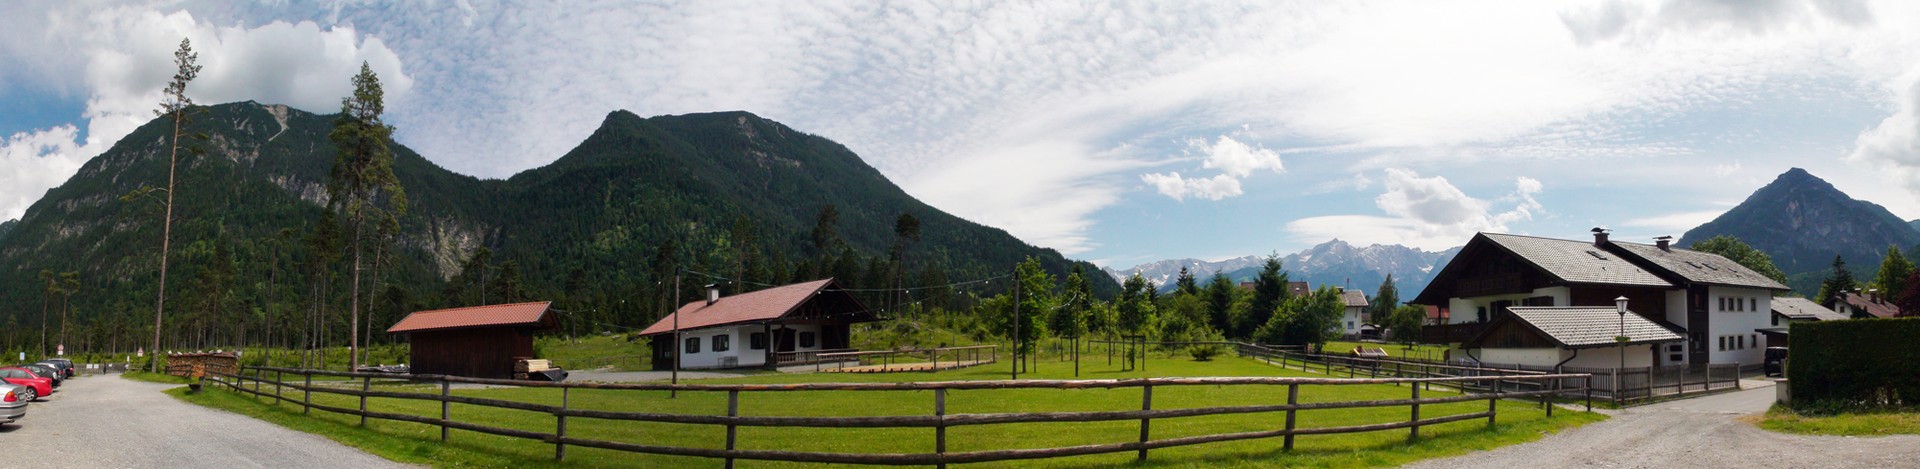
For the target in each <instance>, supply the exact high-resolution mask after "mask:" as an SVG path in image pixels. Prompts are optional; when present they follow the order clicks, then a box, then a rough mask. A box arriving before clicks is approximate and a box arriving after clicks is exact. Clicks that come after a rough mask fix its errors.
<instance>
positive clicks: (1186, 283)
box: [1173, 266, 1200, 296]
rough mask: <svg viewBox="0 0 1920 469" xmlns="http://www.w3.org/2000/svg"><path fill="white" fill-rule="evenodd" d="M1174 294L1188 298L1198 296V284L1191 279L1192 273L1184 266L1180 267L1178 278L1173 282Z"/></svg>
mask: <svg viewBox="0 0 1920 469" xmlns="http://www.w3.org/2000/svg"><path fill="white" fill-rule="evenodd" d="M1173 285H1174V289H1173V291H1174V293H1175V294H1181V295H1188V296H1200V282H1199V280H1197V279H1195V278H1193V271H1192V270H1188V269H1187V267H1186V266H1181V267H1180V276H1179V277H1177V278H1176V279H1175V280H1174V283H1173Z"/></svg>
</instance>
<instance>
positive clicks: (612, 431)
mask: <svg viewBox="0 0 1920 469" xmlns="http://www.w3.org/2000/svg"><path fill="white" fill-rule="evenodd" d="M1009 366H1010V365H1008V364H1007V363H1006V362H1002V363H998V364H994V365H989V366H984V367H975V368H968V369H962V370H949V371H944V372H940V373H910V374H846V375H843V374H778V375H756V376H749V377H744V378H731V379H710V380H699V381H696V382H697V383H699V384H720V383H801V382H823V381H839V382H897V381H945V380H988V379H1005V378H1007V373H1008V368H1009ZM1146 368H1147V370H1148V371H1147V372H1139V371H1133V372H1121V371H1118V369H1117V367H1115V366H1109V365H1107V364H1106V362H1105V360H1104V357H1100V356H1091V355H1090V356H1089V357H1088V358H1087V359H1086V360H1085V361H1084V362H1083V363H1082V373H1081V378H1087V379H1106V378H1131V377H1143V376H1162V377H1164V376H1319V375H1318V374H1306V373H1301V372H1298V371H1292V370H1282V369H1280V368H1278V367H1274V366H1271V365H1267V364H1263V363H1260V362H1255V361H1250V360H1244V359H1239V358H1224V359H1219V360H1215V361H1211V362H1196V361H1192V360H1186V359H1174V358H1161V357H1155V359H1153V360H1152V361H1150V362H1149V365H1148V366H1147V367H1146ZM1072 374H1073V368H1072V364H1071V363H1068V362H1058V361H1050V360H1043V361H1041V362H1040V363H1039V364H1038V367H1037V369H1036V370H1034V372H1032V373H1028V374H1023V375H1022V376H1021V377H1022V378H1049V379H1071V378H1073V376H1072ZM382 387H386V388H391V389H403V388H409V387H411V388H418V389H416V390H417V391H426V390H427V389H432V388H424V387H420V386H417V385H401V384H394V385H384V386H382ZM268 389H269V390H270V389H271V386H269V387H268ZM435 390H437V389H435ZM171 392H172V393H174V394H175V395H176V396H179V397H180V398H181V399H184V400H187V401H189V402H194V403H197V404H201V405H208V406H212V407H218V408H223V409H228V410H232V411H235V412H239V413H242V414H246V415H251V416H255V417H258V418H262V419H264V420H268V421H272V422H275V423H278V424H280V425H283V426H287V427H289V428H294V429H297V430H302V431H308V432H313V433H318V434H321V435H324V436H327V437H329V438H332V439H335V440H337V441H340V442H342V443H345V444H348V445H351V446H355V447H360V448H363V449H366V450H367V451H369V452H372V453H374V454H379V455H381V456H384V457H387V458H390V459H394V460H396V461H401V462H407V463H417V464H428V465H435V466H447V467H464V466H548V465H553V464H554V463H553V461H552V459H553V446H551V445H547V444H543V443H539V442H536V441H531V440H523V439H515V438H507V437H497V436H492V435H485V434H479V433H474V432H467V431H460V430H454V431H453V436H452V439H451V441H450V442H449V443H444V444H443V443H441V442H440V441H439V428H438V427H431V426H427V425H421V424H414V423H408V422H394V421H381V420H373V421H371V422H370V423H369V424H368V426H366V427H359V426H358V425H357V424H358V422H359V418H358V417H353V416H347V415H337V414H331V413H327V412H322V411H314V412H313V414H312V415H311V416H302V415H301V414H300V406H299V404H298V402H297V401H296V402H291V403H282V404H279V405H275V404H274V403H273V400H272V399H256V398H253V397H250V396H244V395H241V394H236V393H232V392H206V393H201V394H198V395H185V394H184V393H183V392H181V391H180V390H174V391H171ZM454 392H455V394H457V395H462V396H474V397H487V398H494V399H507V400H514V401H522V402H534V403H541V404H548V405H557V404H559V403H560V394H561V391H560V390H558V389H538V388H513V389H462V390H455V391H454ZM1300 394H1301V395H1300V400H1301V401H1303V402H1324V401H1351V400H1373V399H1404V398H1407V397H1408V396H1409V388H1407V387H1403V386H1393V385H1365V386H1330V385H1329V386H1304V387H1302V389H1301V393H1300ZM289 395H290V396H294V397H296V398H297V397H298V393H297V392H289ZM1446 395H1451V394H1450V393H1447V392H1444V391H1442V390H1440V389H1434V390H1432V391H1425V392H1423V393H1422V397H1439V396H1446ZM315 399H316V402H320V403H325V404H328V405H332V406H337V407H349V408H350V407H355V406H357V399H356V398H352V397H349V396H337V395H330V394H316V395H315ZM568 399H569V402H568V405H569V407H571V408H582V409H594V410H610V411H653V412H672V413H684V414H711V415H718V414H724V413H725V410H726V393H724V392H682V393H680V395H679V397H677V398H668V396H667V393H665V392H641V391H620V390H585V389H576V390H574V391H572V392H571V394H570V396H569V398H568ZM1285 399H1286V388H1285V387H1282V386H1161V387H1156V388H1155V389H1154V408H1156V409H1174V408H1190V407H1214V406H1229V405H1255V404H1273V403H1278V402H1285ZM1140 400H1141V393H1140V390H1139V389H1138V388H1124V389H1113V390H1042V389H1022V390H968V391H949V393H948V396H947V405H948V412H949V413H955V414H957V413H989V412H1024V411H1094V410H1131V409H1138V408H1139V406H1140ZM368 407H369V409H370V410H373V411H379V412H395V413H408V414H415V415H425V416H434V417H437V416H438V414H439V403H437V402H432V401H417V400H397V399H385V398H375V399H372V400H371V402H370V404H369V405H368ZM932 407H933V399H932V392H930V391H801V392H747V393H743V394H742V395H741V401H740V413H741V415H785V416H828V415H834V416H882V415H927V414H931V413H932ZM1485 409H1486V404H1485V402H1483V401H1470V402H1462V403H1453V404H1440V405H1427V406H1423V407H1422V408H1421V416H1422V417H1427V418H1432V417H1437V416H1442V415H1455V414H1464V413H1472V412H1479V411H1484V410H1485ZM1407 412H1408V409H1406V408H1404V407H1386V408H1367V409H1338V410H1313V411H1301V412H1299V416H1298V418H1299V426H1300V427H1303V428H1312V427H1330V426H1347V425H1359V424H1371V423H1386V422H1395V421H1405V420H1406V419H1407ZM452 415H453V418H454V419H455V420H458V421H463V422H476V423H481V424H485V425H490V426H496V427H506V428H514V429H521V430H527V431H537V432H551V431H553V429H554V424H555V420H554V417H553V416H551V415H549V414H542V413H536V412H527V411H517V410H503V409H497V408H483V407H476V406H468V405H463V404H454V405H453V407H452ZM1283 415H1284V414H1283V413H1268V414H1240V415H1224V416H1206V417H1189V418H1178V419H1159V420H1155V421H1154V422H1153V425H1152V434H1153V438H1155V439H1164V438H1173V437H1181V436H1192V435H1201V434H1216V433H1227V432H1240V431H1255V430H1269V429H1274V428H1277V427H1278V426H1280V425H1281V423H1280V422H1281V418H1282V416H1283ZM1603 418H1604V417H1603V416H1600V415H1599V414H1590V413H1583V412H1576V411H1563V412H1556V414H1555V416H1554V417H1553V418H1552V419H1547V418H1546V417H1545V416H1544V413H1543V412H1542V411H1541V409H1540V407H1539V406H1538V405H1537V404H1533V403H1527V402H1519V401H1503V402H1501V403H1500V404H1499V425H1498V426H1496V427H1492V428H1489V427H1488V426H1487V425H1486V422H1485V421H1484V420H1473V421H1464V422H1455V423H1448V424H1441V425H1434V426H1428V427H1423V428H1422V429H1421V435H1422V437H1423V438H1422V439H1421V440H1419V441H1416V442H1413V443H1408V442H1407V432H1406V431H1405V430H1390V431H1383V432H1373V433H1362V434H1346V435H1305V436H1300V437H1298V440H1297V442H1296V450H1295V452H1293V453H1284V452H1282V451H1281V450H1280V443H1281V440H1280V439H1278V438H1275V439H1266V440H1250V441H1239V442H1229V443H1215V444H1206V445H1198V446H1188V447H1181V448H1169V449H1158V450H1153V451H1152V453H1151V455H1150V456H1149V458H1148V460H1147V462H1146V464H1145V465H1148V466H1170V465H1179V466H1189V465H1208V466H1220V465H1225V466H1249V467H1251V466H1262V467H1265V466H1296V467H1301V466H1304V467H1379V466H1392V465H1399V464H1403V463H1406V462H1409V461H1414V460H1420V459H1427V458H1433V457H1442V456H1448V455H1456V454H1462V453H1466V452H1470V451H1473V450H1479V449H1487V448H1493V447H1498V446H1503V445H1508V444H1514V443H1519V442H1525V441H1531V440H1535V439H1538V438H1540V437H1541V436H1543V435H1545V434H1548V433H1552V432H1557V431H1560V430H1562V429H1565V428H1569V427H1572V426H1577V425H1581V424H1585V423H1589V422H1594V421H1598V420H1601V419H1603ZM567 433H568V435H569V436H570V437H579V438H590V439H597V440H609V441H620V442H629V443H643V444H651V445H670V446H687V447H704V448H721V447H723V444H724V435H725V428H724V427H718V426H706V425H683V424H664V423H639V422H625V421H608V420H596V419H587V418H577V417H576V418H571V419H569V420H568V422H567ZM738 436H739V440H738V441H739V447H740V448H743V449H779V450H791V451H834V452H870V453H881V452H902V453H920V452H930V450H931V449H932V448H933V431H932V430H931V429H925V428H904V429H812V428H776V427H741V428H740V429H739V432H738ZM1138 437H1139V427H1138V422H1134V421H1122V422H1097V423H1030V424H1011V425H988V426H966V427H954V428H951V429H949V430H948V451H953V452H960V451H978V450H988V449H1011V448H1043V447H1057V446H1067V445H1080V444H1095V443H1116V442H1126V441H1132V440H1135V439H1137V438H1138ZM567 451H568V463H571V464H584V465H591V466H596V467H712V466H714V465H716V463H717V461H713V460H706V459H697V458H685V457H668V456H652V455H641V454H633V453H624V452H617V451H610V450H599V449H592V448H580V447H569V448H568V450H567ZM1133 460H1134V455H1133V454H1131V453H1125V454H1108V455H1096V456H1081V457H1072V458H1062V459H1048V460H1038V461H1013V462H1005V463H993V464H989V465H991V466H994V467H1012V466H1017V467H1033V466H1040V467H1083V466H1087V467H1091V466H1100V467H1105V466H1112V465H1117V464H1126V463H1131V462H1133ZM743 464H745V465H748V466H754V467H764V466H787V465H793V464H783V463H769V462H760V461H744V462H743Z"/></svg>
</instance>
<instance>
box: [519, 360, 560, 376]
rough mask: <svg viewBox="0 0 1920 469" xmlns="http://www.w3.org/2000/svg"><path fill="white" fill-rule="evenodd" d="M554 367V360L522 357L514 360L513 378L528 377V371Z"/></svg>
mask: <svg viewBox="0 0 1920 469" xmlns="http://www.w3.org/2000/svg"><path fill="white" fill-rule="evenodd" d="M551 369H553V362H552V361H550V360H546V359H541V358H521V359H518V360H514V361H513V379H528V378H527V374H528V373H536V372H541V371H546V370H551Z"/></svg>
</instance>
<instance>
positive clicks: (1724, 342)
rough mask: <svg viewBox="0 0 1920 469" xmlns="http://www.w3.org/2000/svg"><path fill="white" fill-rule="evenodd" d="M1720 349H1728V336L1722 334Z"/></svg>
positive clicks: (1723, 350)
mask: <svg viewBox="0 0 1920 469" xmlns="http://www.w3.org/2000/svg"><path fill="white" fill-rule="evenodd" d="M1720 351H1722V352H1725V351H1727V336H1724V335H1723V336H1720Z"/></svg>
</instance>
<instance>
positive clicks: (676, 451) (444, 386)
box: [208, 367, 1588, 467]
mask: <svg viewBox="0 0 1920 469" xmlns="http://www.w3.org/2000/svg"><path fill="white" fill-rule="evenodd" d="M269 374H271V376H269ZM208 376H209V379H210V380H212V381H213V382H215V383H216V384H219V385H223V386H225V387H226V388H228V389H231V390H234V391H236V392H243V393H248V394H252V395H254V396H258V397H260V398H268V399H274V400H275V403H276V404H278V403H280V402H285V401H294V400H297V401H298V403H299V405H301V406H302V408H303V409H305V410H304V411H306V412H310V411H311V410H312V409H319V410H322V411H327V412H334V413H339V414H346V415H355V416H359V417H361V422H362V424H363V425H364V424H365V421H366V419H368V418H375V419H385V420H395V421H404V422H413V423H420V424H425V425H430V426H438V427H440V429H441V430H440V438H441V439H442V440H446V439H447V438H448V437H449V433H450V430H455V429H458V430H467V431H473V432H480V433H487V434H493V435H500V436H506V437H514V438H524V439H530V440H538V441H541V442H544V443H547V444H552V445H554V458H555V459H556V460H564V459H565V458H566V448H567V447H568V446H584V447H591V448H601V449H609V450H616V451H627V452H634V453H644V454H657V455H671V456H693V457H704V458H713V459H722V460H725V461H726V463H727V465H728V466H729V467H730V466H732V464H733V462H734V461H735V460H738V459H750V460H764V461H783V462H811V463H838V464H875V465H939V466H942V467H944V466H945V465H947V464H959V463H974V462H991V461H1011V460H1023V459H1038V458H1055V457H1066V456H1079V455H1091V454H1103V453H1126V452H1132V453H1136V454H1137V458H1139V459H1142V460H1144V459H1145V458H1146V457H1147V453H1148V451H1149V450H1152V449H1160V448H1170V447H1176V446H1188V445H1198V444H1207V443H1217V442H1227V441H1238V440H1249V439H1264V438H1283V439H1284V443H1283V448H1284V449H1285V450H1289V451H1291V450H1292V449H1293V444H1294V438H1295V437H1296V436H1301V435H1329V434H1343V433H1361V432H1377V431H1388V430H1400V429H1405V430H1407V431H1408V438H1409V439H1417V438H1419V435H1420V428H1421V427H1425V426H1431V425H1438V424H1443V423H1449V422H1459V421H1468V420H1478V419H1485V420H1486V421H1487V423H1488V425H1492V424H1494V423H1495V419H1496V418H1497V412H1498V407H1497V405H1496V404H1495V403H1496V402H1497V401H1499V400H1501V399H1508V398H1539V399H1541V402H1542V403H1543V404H1545V402H1546V399H1548V398H1549V397H1550V396H1551V395H1553V394H1557V393H1566V392H1579V391H1581V390H1578V389H1562V388H1561V387H1560V383H1564V382H1566V380H1569V379H1581V380H1583V382H1584V379H1585V378H1586V377H1587V376H1588V375H1585V374H1525V375H1489V376H1469V377H1431V378H1404V377H1396V378H1354V379H1340V378H1293V377H1214V378H1136V379H1106V380H1018V381H1005V380H1002V381H931V382H901V383H797V384H680V385H675V384H658V383H566V382H559V383H555V382H527V381H512V380H498V379H481V378H465V377H457V376H443V375H393V374H386V373H356V372H340V371H321V370H304V369H293V368H276V367H247V368H242V369H240V370H237V371H235V372H232V373H228V372H215V371H209V373H208ZM314 376H329V377H342V378H358V379H359V380H360V383H358V384H360V386H359V387H358V389H354V388H352V387H342V386H338V385H333V386H315V385H313V377H314ZM289 378H292V379H291V380H290V379H289ZM375 379H380V380H391V381H405V382H413V383H425V384H435V383H437V384H439V386H438V387H439V392H438V393H420V392H397V391H375V390H373V389H372V382H373V380H375ZM1488 380H1505V381H1532V382H1542V383H1547V382H1551V383H1553V384H1542V385H1541V389H1540V390H1534V391H1513V392H1490V393H1483V394H1462V395H1455V396H1443V397H1421V395H1420V392H1421V389H1422V388H1423V386H1425V387H1431V386H1432V385H1435V384H1441V385H1452V386H1456V387H1467V386H1466V385H1464V384H1462V383H1472V382H1480V381H1488ZM336 383H340V382H339V381H336ZM345 383H346V384H348V385H351V384H353V383H352V381H351V380H349V381H346V382H345ZM453 383H469V384H487V385H510V386H520V387H540V388H559V389H560V390H561V393H562V394H561V400H560V405H558V406H554V405H546V404H533V403H526V402H516V401H508V400H501V399H489V398H480V397H471V396H454V395H452V394H451V392H450V389H451V385H452V384H453ZM1380 384H1394V385H1401V384H1406V385H1410V387H1411V391H1409V394H1408V398H1406V399H1390V400H1357V401H1334V402H1311V403H1303V402H1299V400H1298V398H1299V395H1300V387H1301V386H1349V385H1380ZM249 385H250V386H249ZM1169 386H1284V387H1286V388H1287V402H1286V403H1285V404H1278V403H1275V404H1265V405H1242V406H1221V407H1203V408H1179V409H1154V408H1153V404H1154V398H1153V389H1154V388H1156V387H1169ZM268 388H270V389H268ZM1129 388H1138V389H1140V390H1141V405H1140V409H1139V410H1110V411H1074V412H1009V413H972V414H949V413H947V412H946V397H947V393H948V392H950V391H958V390H986V389H1054V390H1075V389H1129ZM573 389H598V390H651V391H666V390H672V391H678V392H724V393H726V394H727V409H728V412H727V415H724V416H723V415H689V414H670V413H658V412H616V411H604V410H592V409H580V408H575V407H572V406H570V405H569V403H568V399H567V396H568V393H570V391H571V390H573ZM286 390H292V391H298V392H299V393H300V395H299V396H298V397H297V398H296V397H294V396H291V395H288V393H286ZM791 391H849V392H886V391H932V392H933V410H934V411H933V413H932V414H930V415H891V416H833V417H800V416H749V415H739V412H738V410H739V404H740V400H741V396H742V394H743V393H761V392H791ZM312 393H324V394H336V395H344V396H351V397H356V398H358V399H359V407H358V408H357V409H355V408H347V407H336V406H330V405H325V404H318V403H314V402H313V398H312ZM376 397H378V398H391V399H411V400H424V401H437V402H440V403H441V405H440V409H441V410H440V416H439V418H434V417H430V416H420V415H411V414H400V413H391V412H378V411H372V410H368V409H367V403H368V401H367V399H368V398H376ZM1469 401H1486V402H1487V410H1486V411H1484V412H1470V413H1464V414H1455V415H1444V416H1430V417H1424V418H1423V417H1421V415H1420V407H1421V406H1423V405H1437V404H1446V403H1455V402H1469ZM454 403H457V404H465V405H474V406H483V407H494V408H503V409H515V410H524V411H532V412H540V413H546V414H551V415H552V416H553V417H554V419H555V424H554V431H553V432H552V433H547V432H538V431H527V430H518V429H509V428H497V427H490V426H486V425H481V424H478V423H471V422H459V421H455V420H453V419H452V418H451V416H450V414H449V412H448V405H449V404H454ZM1374 407H1406V408H1408V409H1409V410H1410V413H1409V415H1410V418H1408V419H1407V420H1401V421H1392V422H1381V423H1374V424H1366V425H1349V426H1338V427H1317V428H1301V427H1300V426H1299V417H1300V415H1299V412H1300V411H1304V410H1322V409H1353V408H1374ZM1547 409H1548V410H1547V415H1548V416H1549V417H1551V416H1552V415H1553V411H1552V407H1551V406H1548V407H1547ZM1259 413H1284V414H1285V422H1286V425H1285V427H1284V428H1282V429H1277V430H1262V431H1250V432H1238V433H1220V434H1208V435H1197V436H1186V437H1178V438H1163V439H1153V438H1151V428H1152V427H1151V423H1152V422H1153V421H1154V420H1161V419H1177V418H1185V417H1198V416H1207V415H1227V414H1259ZM569 418H590V419H601V420H615V421H632V422H657V423H674V424H691V425H709V426H722V427H725V428H726V429H727V438H726V446H725V448H723V449H715V448H693V447H678V446H664V445H649V444H643V443H637V442H621V441H602V440H593V439H586V438H580V437H578V436H569V435H568V434H567V420H568V419H569ZM1111 421H1139V422H1140V424H1139V430H1140V431H1139V437H1138V438H1137V439H1130V440H1129V441H1124V442H1116V443H1103V444H1090V445H1078V446H1062V447H1051V448H1032V449H1007V450H985V451H963V452H949V451H947V429H948V428H950V427H959V426H981V425H1004V424H1016V423H1038V422H1111ZM739 427H801V428H930V429H932V430H933V431H934V445H933V446H934V447H933V448H932V450H933V452H930V453H830V452H808V451H779V450H747V449H739V448H738V441H737V434H736V429H737V428H739Z"/></svg>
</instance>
